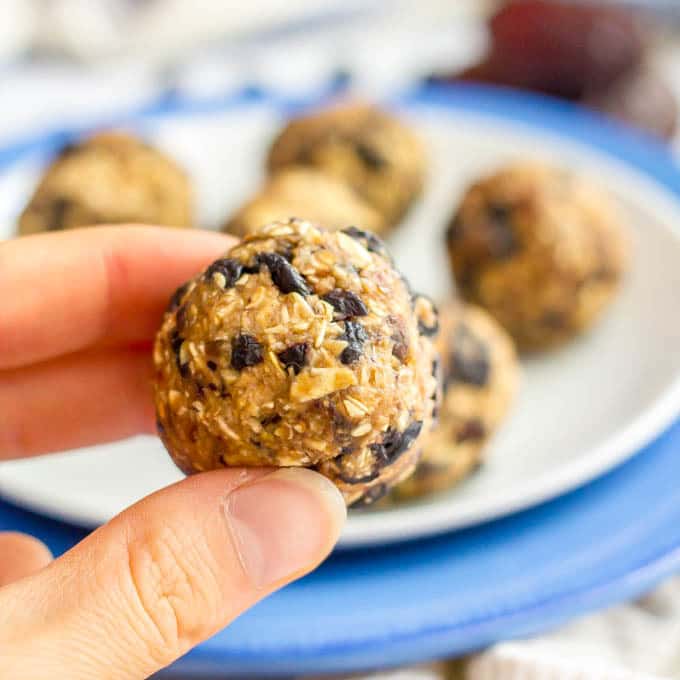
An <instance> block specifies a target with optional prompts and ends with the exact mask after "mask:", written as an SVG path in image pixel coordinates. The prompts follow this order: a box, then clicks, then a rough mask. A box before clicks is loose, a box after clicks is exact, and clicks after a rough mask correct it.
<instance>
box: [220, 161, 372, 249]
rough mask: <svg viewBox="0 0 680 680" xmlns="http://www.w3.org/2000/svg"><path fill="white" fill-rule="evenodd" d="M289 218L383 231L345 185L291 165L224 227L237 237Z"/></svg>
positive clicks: (273, 177) (333, 225) (370, 211)
mask: <svg viewBox="0 0 680 680" xmlns="http://www.w3.org/2000/svg"><path fill="white" fill-rule="evenodd" d="M290 217H304V218H305V219H307V220H309V221H311V222H315V223H318V224H323V225H324V226H326V227H328V228H329V229H344V228H345V227H348V226H350V225H353V224H360V225H361V226H362V228H364V229H368V230H369V231H373V232H376V233H382V232H383V231H384V230H385V223H384V221H383V220H382V218H381V217H380V215H379V214H378V213H377V212H376V211H375V210H374V209H373V208H371V207H370V206H369V205H367V204H366V203H365V202H364V201H363V200H362V199H361V198H360V197H359V196H358V195H357V194H356V193H355V192H354V191H352V190H351V189H350V188H349V187H348V186H347V185H346V184H344V183H343V182H341V181H340V180H338V179H335V178H334V177H332V176H330V175H327V174H326V173H324V172H321V171H320V170H316V169H315V168H309V167H302V166H293V167H290V168H285V169H283V170H281V171H280V172H277V173H276V174H275V175H273V176H272V177H271V178H270V179H269V181H268V182H267V183H266V184H265V186H264V187H263V188H262V189H261V191H260V192H259V193H257V194H256V195H255V196H254V197H253V198H252V199H251V200H250V201H248V202H247V203H246V204H245V205H243V206H242V207H241V208H239V210H238V211H237V212H236V214H235V215H233V216H232V217H231V218H230V219H229V221H228V222H227V224H226V225H225V226H224V231H227V232H229V233H231V234H234V235H236V236H240V237H242V236H244V235H245V234H247V233H249V232H251V231H253V230H255V229H258V228H259V227H261V226H263V225H265V224H269V223H270V222H274V221H276V220H284V219H288V218H290Z"/></svg>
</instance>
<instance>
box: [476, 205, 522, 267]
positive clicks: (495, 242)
mask: <svg viewBox="0 0 680 680" xmlns="http://www.w3.org/2000/svg"><path fill="white" fill-rule="evenodd" d="M486 214H487V219H486V220H485V221H484V223H483V226H484V229H483V234H484V237H485V239H486V244H487V247H488V248H489V252H490V254H491V256H492V257H495V258H496V259H498V260H504V259H505V258H507V257H510V256H511V255H513V254H514V253H515V252H516V251H517V248H518V246H519V244H518V242H517V238H516V237H515V232H514V231H513V228H512V207H510V206H507V205H504V204H502V203H491V204H490V205H489V206H488V207H487V209H486Z"/></svg>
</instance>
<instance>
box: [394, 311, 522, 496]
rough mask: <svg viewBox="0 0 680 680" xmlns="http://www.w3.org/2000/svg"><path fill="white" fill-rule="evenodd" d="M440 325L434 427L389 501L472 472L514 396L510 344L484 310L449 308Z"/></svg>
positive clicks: (515, 370)
mask: <svg viewBox="0 0 680 680" xmlns="http://www.w3.org/2000/svg"><path fill="white" fill-rule="evenodd" d="M440 321H441V332H440V334H439V338H438V340H437V344H438V349H439V355H440V357H441V367H440V369H439V372H440V376H439V377H440V380H441V383H442V388H443V391H444V395H443V399H442V405H441V409H440V411H439V422H438V424H437V425H436V426H435V428H434V429H433V431H432V432H431V433H430V434H429V435H428V436H427V438H426V439H425V442H424V445H423V455H422V458H421V459H420V463H419V464H418V467H417V468H416V471H415V473H414V474H413V475H412V476H411V477H409V478H408V479H407V480H406V481H404V482H402V483H401V484H399V486H397V487H396V488H395V489H394V490H393V493H392V500H405V499H409V498H415V497H418V496H422V495H424V494H428V493H432V492H434V491H440V490H443V489H447V488H449V487H451V486H453V485H454V484H455V483H456V482H458V481H460V480H461V479H463V478H464V477H466V476H467V475H468V474H469V473H470V472H472V471H473V470H474V469H475V468H476V467H477V466H478V465H479V464H480V462H481V458H482V454H483V453H484V447H485V445H486V443H487V442H488V440H489V438H490V437H491V436H492V435H493V434H494V432H495V431H496V430H497V429H498V427H499V426H500V425H501V423H502V422H503V421H504V419H505V417H506V415H507V413H508V410H509V409H510V406H511V404H512V402H513V399H514V397H515V394H516V392H517V387H518V383H519V365H518V362H517V355H516V353H515V348H514V345H513V343H512V340H511V338H510V336H509V335H508V334H507V333H506V332H505V331H504V330H503V329H502V328H501V327H500V326H499V325H498V324H497V323H496V322H495V321H494V320H493V319H492V318H491V317H490V316H489V315H488V314H487V313H486V312H485V311H484V310H483V309H481V308H479V307H476V306H474V305H462V304H460V303H458V302H450V303H448V304H447V305H446V306H444V307H443V308H442V310H441V313H440Z"/></svg>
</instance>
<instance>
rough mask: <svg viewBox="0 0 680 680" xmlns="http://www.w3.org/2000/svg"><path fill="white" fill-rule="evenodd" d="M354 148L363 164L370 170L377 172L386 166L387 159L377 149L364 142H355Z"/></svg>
mask: <svg viewBox="0 0 680 680" xmlns="http://www.w3.org/2000/svg"><path fill="white" fill-rule="evenodd" d="M354 149H355V150H356V152H357V156H359V158H360V159H361V161H362V162H363V164H364V165H366V166H367V167H368V168H370V169H371V170H375V171H378V172H379V171H380V170H382V169H383V168H385V167H386V166H387V159H386V158H385V157H384V156H383V155H382V154H381V153H380V152H379V151H378V150H377V149H375V148H374V147H372V146H369V145H368V144H366V142H361V141H359V142H356V143H355V144H354Z"/></svg>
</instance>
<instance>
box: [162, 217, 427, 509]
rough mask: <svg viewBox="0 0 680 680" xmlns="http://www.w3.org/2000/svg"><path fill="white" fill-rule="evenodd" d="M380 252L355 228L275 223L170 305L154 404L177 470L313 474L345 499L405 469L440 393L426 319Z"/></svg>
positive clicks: (365, 494) (387, 484) (366, 498)
mask: <svg viewBox="0 0 680 680" xmlns="http://www.w3.org/2000/svg"><path fill="white" fill-rule="evenodd" d="M368 243H370V244H372V246H373V249H372V250H369V249H368V248H367V247H366V245H367V244H368ZM383 252H384V248H383V246H382V245H381V244H380V243H379V241H378V240H377V238H376V237H375V236H374V235H372V234H371V235H368V234H366V233H365V232H362V231H361V230H359V229H354V230H350V231H348V232H346V233H345V232H342V231H327V230H325V229H323V228H321V227H318V226H315V225H313V224H312V223H310V222H305V221H301V220H295V219H291V220H288V221H285V222H274V223H272V224H270V225H267V226H266V227H263V228H261V229H260V230H258V231H256V232H254V233H252V234H249V235H248V236H246V238H245V240H244V241H243V242H242V243H241V244H239V245H238V246H236V247H234V248H232V250H231V251H229V253H227V254H226V255H225V257H223V258H222V259H220V260H218V261H217V262H215V263H214V264H212V265H211V266H210V267H208V268H207V269H206V271H205V272H203V273H202V274H201V275H200V276H198V277H197V278H195V279H194V280H193V281H191V282H189V283H188V284H185V285H184V286H183V287H182V288H181V289H180V290H179V291H178V293H176V294H175V295H174V296H173V299H172V301H171V303H170V305H169V307H168V310H167V312H166V314H165V317H164V320H163V325H162V327H161V329H160V331H159V333H158V336H157V338H156V343H155V348H154V363H155V368H156V384H155V401H156V410H157V416H158V423H159V433H160V435H161V437H162V439H163V442H164V444H165V446H166V448H167V449H168V451H169V453H170V455H171V456H172V457H173V459H174V460H175V462H176V463H177V465H178V466H179V467H180V468H181V469H182V470H184V471H185V472H187V473H191V472H199V471H203V470H211V469H215V468H220V467H225V466H238V465H245V466H263V465H264V466H305V467H311V468H314V469H316V470H318V471H319V472H321V473H322V474H324V475H326V476H327V477H329V478H330V479H331V480H332V481H333V482H334V483H335V484H336V485H337V486H338V487H339V489H340V490H341V492H342V493H343V495H344V497H345V499H346V501H347V503H348V504H350V503H355V502H357V501H361V502H370V501H371V500H374V499H376V498H377V497H378V496H379V495H381V494H382V493H385V492H386V491H387V490H388V489H389V488H391V487H392V486H393V485H394V484H396V483H398V482H399V481H401V480H403V479H404V478H405V477H407V476H408V475H409V474H410V473H411V472H412V471H413V469H414V468H415V465H416V462H417V460H418V455H419V453H418V452H419V449H420V444H421V440H422V438H423V437H424V436H425V434H426V433H427V432H428V430H429V429H430V426H431V422H432V412H433V409H434V401H435V396H436V392H437V382H436V380H435V377H434V376H433V374H432V365H433V363H434V360H435V348H434V343H433V341H432V338H431V336H430V335H429V334H428V333H422V332H420V331H419V328H418V320H419V319H418V318H417V317H416V313H414V308H417V309H418V310H419V311H418V313H419V314H421V315H422V316H423V318H427V319H428V323H429V324H433V323H434V322H435V319H434V317H433V310H432V308H431V307H428V305H427V303H426V302H419V301H418V300H416V301H415V302H414V301H413V300H412V296H411V293H410V292H409V289H408V286H407V284H406V283H405V281H404V279H403V277H402V276H401V275H400V274H399V272H397V271H396V270H395V269H394V267H393V265H392V262H391V260H389V259H388V258H387V257H385V256H384V255H383ZM426 310H427V311H426Z"/></svg>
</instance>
